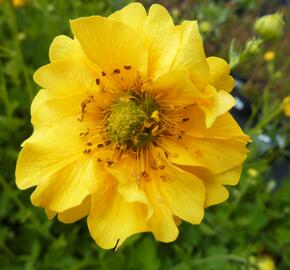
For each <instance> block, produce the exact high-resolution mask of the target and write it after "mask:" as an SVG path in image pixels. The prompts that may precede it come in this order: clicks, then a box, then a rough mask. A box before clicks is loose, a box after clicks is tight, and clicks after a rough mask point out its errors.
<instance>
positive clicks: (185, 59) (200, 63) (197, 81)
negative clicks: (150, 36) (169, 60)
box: [172, 21, 209, 90]
mask: <svg viewBox="0 0 290 270" xmlns="http://www.w3.org/2000/svg"><path fill="white" fill-rule="evenodd" d="M178 30H179V31H180V34H181V46H180V48H179V50H178V53H177V55H176V58H175V60H174V63H173V66H172V69H186V70H189V71H190V74H191V79H192V81H193V83H194V85H195V86H196V87H197V88H198V89H199V90H204V87H205V86H206V84H207V81H208V75H209V68H208V63H207V61H206V57H205V53H204V48H203V44H202V38H201V36H200V34H199V31H198V25H197V21H184V22H183V23H182V24H181V25H180V26H178Z"/></svg>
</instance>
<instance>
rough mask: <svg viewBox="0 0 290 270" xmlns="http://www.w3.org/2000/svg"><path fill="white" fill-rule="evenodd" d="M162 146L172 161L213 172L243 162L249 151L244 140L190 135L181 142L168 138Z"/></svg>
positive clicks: (219, 171) (218, 171)
mask: <svg viewBox="0 0 290 270" xmlns="http://www.w3.org/2000/svg"><path fill="white" fill-rule="evenodd" d="M162 147H163V148H164V150H165V151H166V152H167V153H168V155H169V160H170V161H171V162H173V163H175V164H178V165H188V166H200V167H204V168H207V169H208V170H210V171H211V172H212V173H221V172H223V171H225V170H228V169H231V168H233V167H236V166H238V165H240V164H242V162H243V161H244V160H245V159H246V156H247V152H248V151H247V149H246V147H245V143H244V142H240V141H236V140H224V141H221V140H217V139H208V138H196V137H190V136H184V137H183V140H182V141H180V143H179V144H177V143H175V142H173V141H169V140H168V142H167V144H166V145H165V144H164V143H162ZM182 148H183V149H182ZM178 149H180V151H178ZM185 153H186V155H185ZM223 153H226V154H223ZM188 156H189V157H190V158H188Z"/></svg>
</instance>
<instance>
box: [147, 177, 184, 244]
mask: <svg viewBox="0 0 290 270" xmlns="http://www.w3.org/2000/svg"><path fill="white" fill-rule="evenodd" d="M144 189H145V192H146V194H147V197H148V199H149V201H150V203H151V205H152V207H153V214H152V216H151V217H150V219H149V220H148V221H147V224H148V228H149V230H150V231H151V232H152V233H153V235H154V237H155V238H156V239H157V240H159V241H162V242H165V243H168V242H172V241H174V240H175V239H176V238H177V236H178V228H177V224H176V223H175V219H174V216H173V213H172V210H171V209H170V208H169V206H168V205H167V204H165V202H164V199H163V197H162V194H161V191H160V189H159V185H158V183H156V181H155V179H152V180H151V181H149V182H147V183H146V185H145V186H144Z"/></svg>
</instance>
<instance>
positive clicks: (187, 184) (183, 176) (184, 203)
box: [152, 164, 205, 224]
mask: <svg viewBox="0 0 290 270" xmlns="http://www.w3.org/2000/svg"><path fill="white" fill-rule="evenodd" d="M163 176H165V177H166V178H165V180H164V178H161V177H163ZM152 181H157V182H158V184H159V189H160V192H161V194H162V197H163V198H164V203H165V204H167V205H168V207H169V208H170V209H171V211H172V213H173V215H175V216H177V217H179V218H181V219H183V220H185V221H188V222H190V223H192V224H199V223H200V222H201V220H202V219H203V215H204V210H203V209H204V207H203V206H204V200H205V189H204V186H203V183H202V182H201V180H200V179H198V178H197V177H196V176H194V175H193V174H190V173H187V172H185V171H183V170H181V169H178V168H177V167H174V166H172V165H169V164H167V165H166V167H165V169H164V170H163V171H162V172H160V174H159V175H157V178H156V179H152Z"/></svg>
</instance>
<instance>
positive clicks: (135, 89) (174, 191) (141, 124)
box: [16, 3, 249, 248]
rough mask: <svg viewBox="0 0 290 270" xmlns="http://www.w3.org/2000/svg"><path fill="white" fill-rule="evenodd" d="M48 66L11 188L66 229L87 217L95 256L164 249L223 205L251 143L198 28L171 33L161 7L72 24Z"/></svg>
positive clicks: (224, 75) (223, 72)
mask: <svg viewBox="0 0 290 270" xmlns="http://www.w3.org/2000/svg"><path fill="white" fill-rule="evenodd" d="M71 29H72V32H73V34H74V38H73V39H71V38H69V37H67V36H58V37H56V38H55V39H54V41H53V43H52V45H51V47H50V52H49V57H50V61H51V63H50V64H48V65H46V66H44V67H41V68H40V69H39V70H38V71H37V72H36V73H35V75H34V79H35V81H36V82H37V83H38V84H39V85H40V86H41V87H42V88H43V89H42V90H40V91H39V93H38V94H37V96H36V97H35V99H34V101H33V104H32V106H31V115H32V124H33V127H34V132H33V134H32V136H31V137H30V138H29V139H27V140H26V141H25V142H24V143H23V149H22V151H21V153H20V156H19V159H18V163H17V169H16V182H17V185H18V187H19V188H21V189H26V188H29V187H32V186H37V187H36V189H35V190H34V192H33V194H32V196H31V200H32V203H33V204H34V205H36V206H40V207H43V208H45V210H46V213H47V215H48V216H49V217H53V216H55V215H58V219H59V220H60V221H62V222H64V223H71V222H74V221H77V220H79V219H81V218H83V217H86V216H87V221H88V227H89V230H90V233H91V235H92V237H93V238H94V240H95V241H96V242H97V244H98V245H100V246H101V247H103V248H113V247H115V246H116V244H117V245H121V244H122V243H123V242H124V241H125V239H126V238H127V237H129V236H131V235H132V234H135V233H140V232H152V233H153V234H154V236H155V238H156V239H157V240H160V241H163V242H170V241H173V240H175V239H176V237H177V236H178V225H179V224H180V222H181V220H184V221H187V222H190V223H192V224H199V223H200V222H201V220H202V219H203V216H204V208H205V207H208V206H210V205H213V204H218V203H220V202H223V201H225V200H226V199H227V198H228V191H227V189H226V188H225V187H224V185H236V184H237V182H238V181H239V178H240V173H241V166H242V163H243V161H244V160H245V158H246V155H247V149H246V147H245V145H246V143H247V142H248V141H249V137H248V136H246V135H245V134H244V133H243V132H242V130H241V129H240V128H239V126H238V124H237V123H236V122H235V120H234V119H233V118H232V116H231V115H230V113H229V112H228V111H229V110H230V109H231V108H232V106H233V105H234V104H235V101H234V98H233V97H232V96H231V95H230V91H231V90H232V88H233V86H234V80H233V78H232V77H231V76H230V75H229V71H230V70H229V66H228V64H227V63H226V62H225V61H224V60H222V59H220V58H217V57H208V58H207V57H206V56H205V53H204V48H203V44H202V39H201V37H200V34H199V31H198V25H197V22H196V21H184V22H183V23H182V24H181V25H177V26H176V25H174V23H173V21H172V19H171V17H170V15H169V14H168V12H167V11H166V9H165V8H163V7H162V6H160V5H153V6H151V8H150V10H149V12H148V14H147V12H146V10H145V9H144V7H143V6H142V5H141V4H139V3H133V4H130V5H128V6H126V7H125V8H123V9H122V10H120V11H117V12H115V13H114V14H112V15H111V16H109V17H108V18H105V17H101V16H92V17H87V18H80V19H76V20H72V21H71Z"/></svg>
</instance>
